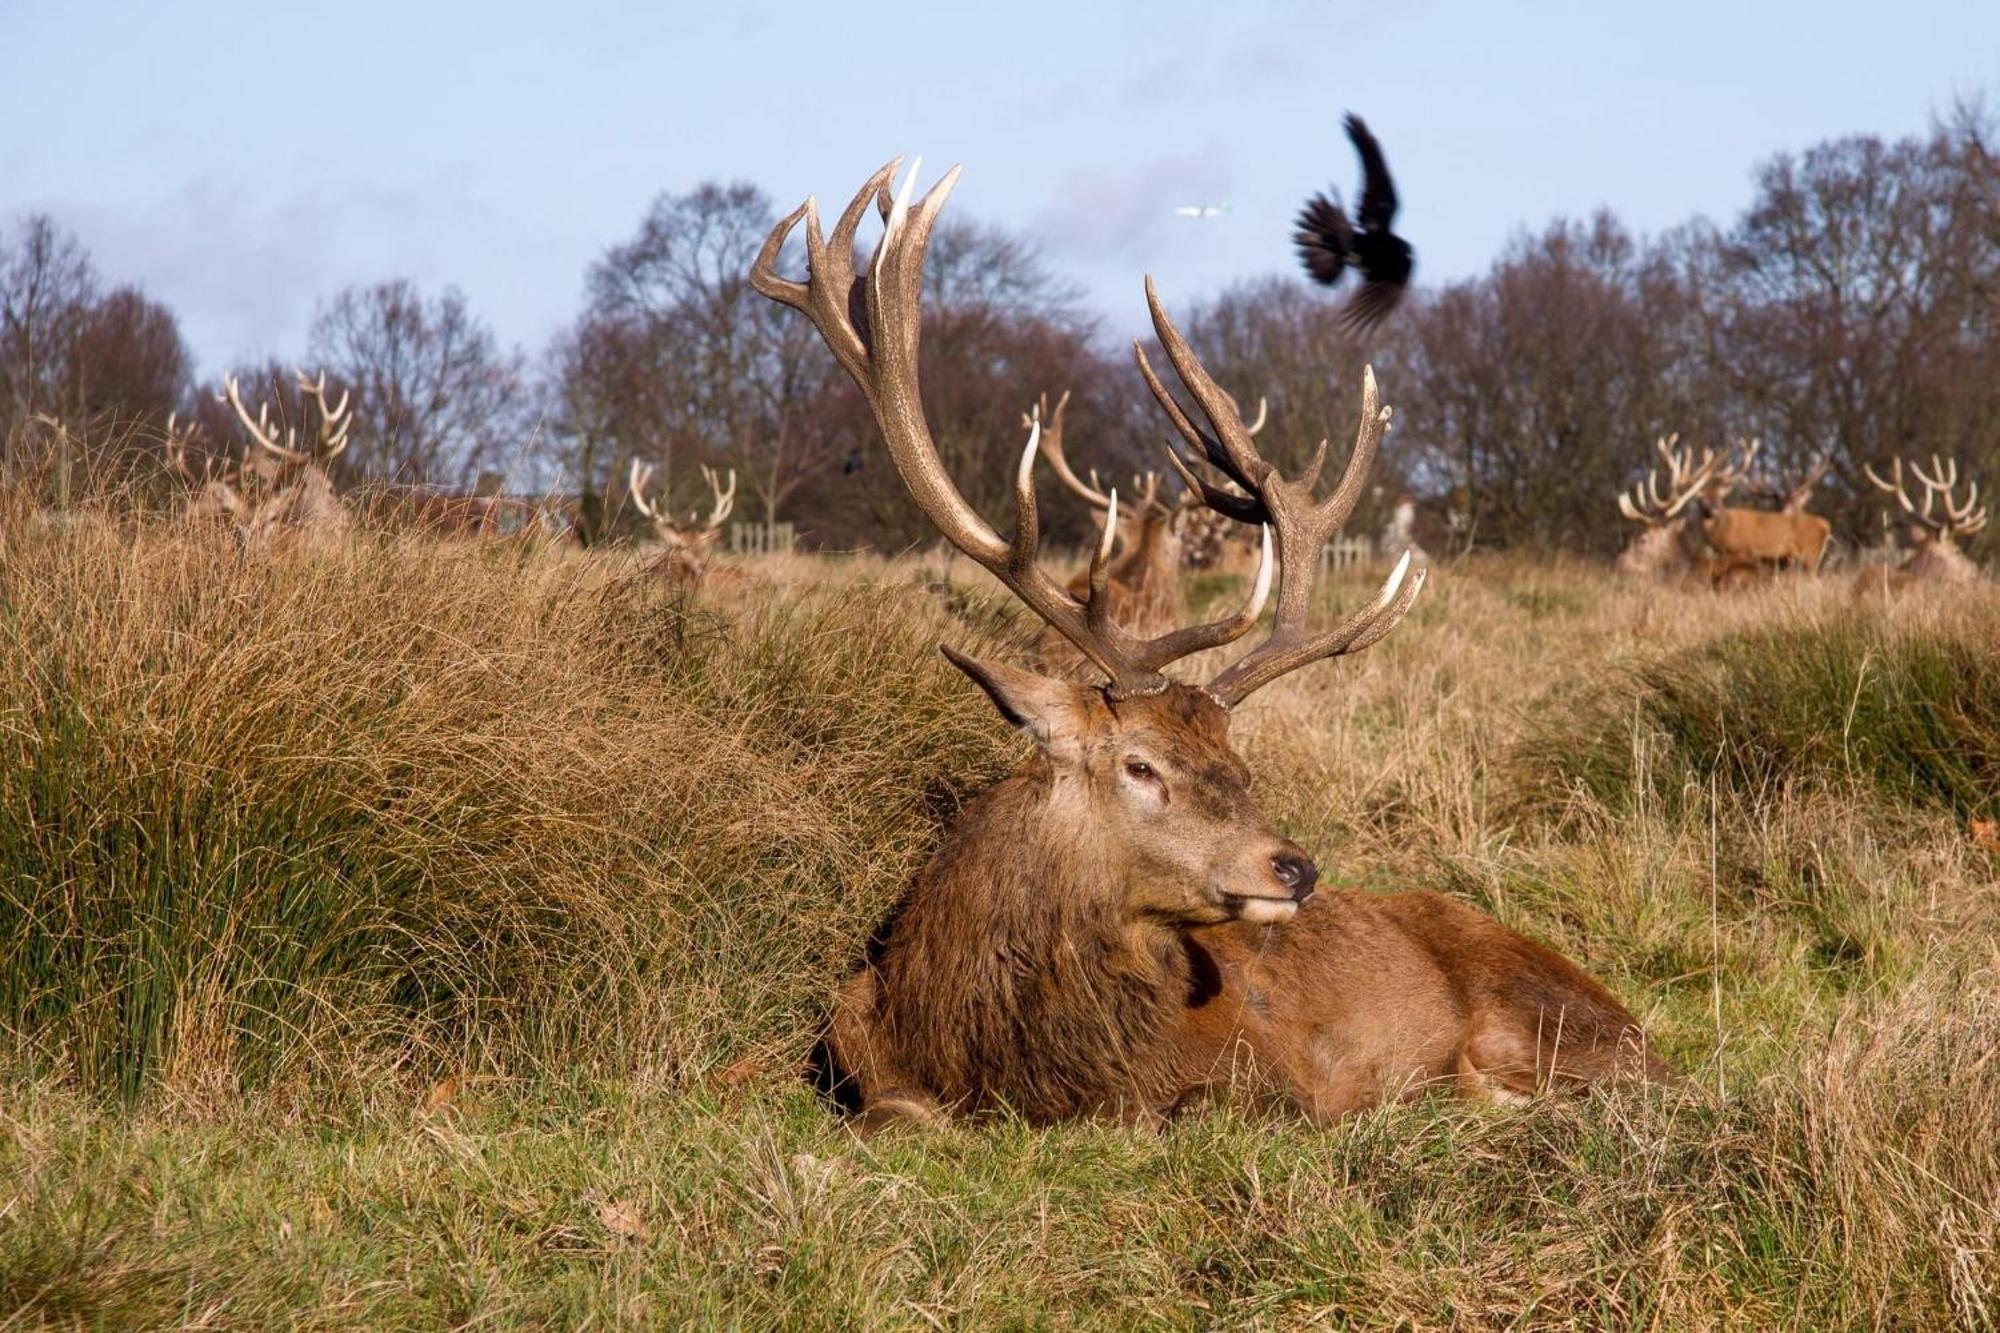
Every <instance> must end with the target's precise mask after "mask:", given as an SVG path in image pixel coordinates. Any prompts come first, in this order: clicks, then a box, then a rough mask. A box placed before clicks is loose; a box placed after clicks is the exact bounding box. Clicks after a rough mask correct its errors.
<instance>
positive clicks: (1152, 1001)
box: [828, 659, 1672, 1124]
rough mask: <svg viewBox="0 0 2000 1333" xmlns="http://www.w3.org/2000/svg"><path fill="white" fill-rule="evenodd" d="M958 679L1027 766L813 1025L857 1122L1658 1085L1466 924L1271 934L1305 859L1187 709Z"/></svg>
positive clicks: (1329, 904)
mask: <svg viewBox="0 0 2000 1333" xmlns="http://www.w3.org/2000/svg"><path fill="white" fill-rule="evenodd" d="M955 660H960V661H961V665H963V666H964V667H965V669H966V670H967V671H968V672H969V673H970V674H972V675H973V676H974V677H975V679H978V680H979V681H980V683H981V684H982V685H983V686H984V687H985V688H986V689H987V690H988V692H989V693H990V694H992V695H993V697H994V699H995V701H996V702H997V703H998V704H999V706H1000V707H1001V710H1002V711H1003V713H1006V714H1007V715H1008V716H1009V717H1010V719H1012V720H1014V721H1016V722H1018V723H1020V724H1022V725H1024V726H1025V727H1027V728H1028V729H1029V730H1030V731H1031V732H1032V733H1033V734H1035V735H1036V736H1037V737H1038V738H1039V739H1040V740H1041V742H1042V750H1041V752H1040V753H1039V754H1037V755H1036V757H1035V758H1033V759H1031V760H1030V761H1029V762H1028V763H1027V764H1025V765H1024V766H1023V767H1022V768H1021V769H1020V770H1019V771H1017V772H1016V773H1015V774H1013V775H1012V776H1011V777H1009V778H1007V779H1005V780H1003V781H1002V782H1000V783H999V784H998V785H996V786H995V787H993V788H992V789H991V790H989V791H988V792H986V793H985V794H984V795H983V796H981V797H980V798H979V799H978V800H977V801H975V802H974V803H973V804H972V805H971V806H969V807H968V808H967V809H966V811H965V812H964V814H963V815H962V816H961V817H960V819H959V821H958V823H957V824H956V825H955V826H954V827H953V828H952V829H951V830H950V832H949V833H948V834H947V836H946V839H945V841H944V844H943V845H942V846H941V847H940V848H939V850H938V853H937V855H936V856H935V857H934V858H933V859H932V861H931V863H930V864H929V865H928V866H927V867H926V868H925V869H924V870H923V871H922V872H921V873H920V874H919V875H918V877H917V879H916V881H915V882H914V883H913V884H912V885H911V887H910V889H909V890H908V892H907V893H906V894H905V896H904V898H903V899H902V901H901V903H900V904H899V906H898V908H897V910H896V912H895V913H894V915H893V917H892V919H891V922H890V924H889V926H888V928H887V929H886V930H885V932H884V934H883V937H882V938H881V939H880V940H879V941H878V942H877V944H876V945H875V946H874V947H873V948H872V949H871V951H870V954H869V957H868V959H867V961H866V963H865V964H864V965H863V966H862V968H861V969H860V971H859V972H857V973H856V975H855V976H854V977H853V978H852V979H851V980H850V981H849V982H848V984H847V985H846V987H845V988H844V989H843V990H842V992H841V994H840V996H839V998H838V1000H837V1002H836V1004H835V1011H834V1016H833V1021H832V1026H831V1029H830V1032H829V1041H828V1045H829V1050H830V1054H831V1056H832V1058H833V1063H834V1068H835V1071H836V1073H837V1075H838V1077H839V1079H840V1080H842V1081H843V1083H844V1089H845V1091H846V1092H847V1093H849V1094H852V1099H853V1100H854V1101H855V1102H856V1103H857V1104H858V1105H859V1107H860V1108H861V1109H862V1110H863V1111H864V1113H865V1114H866V1115H867V1117H868V1120H869V1123H871V1124H873V1123H882V1122H892V1121H897V1120H908V1119H917V1120H924V1119H931V1118H935V1117H936V1116H938V1115H941V1114H947V1113H964V1112H976V1111H984V1110H991V1109H996V1108H999V1107H1010V1108H1012V1109H1013V1110H1015V1111H1017V1112H1018V1113H1020V1114H1021V1115H1023V1116H1025V1117H1027V1118H1028V1119H1030V1120H1033V1121H1036V1122H1048V1121H1055V1120H1062V1119H1068V1118H1072V1117H1077V1116H1116V1117H1121V1118H1127V1119H1135V1120H1141V1121H1144V1120H1150V1119H1153V1118H1156V1117H1158V1116H1162V1115H1165V1114H1168V1113H1170V1112H1172V1111H1173V1110H1174V1109H1176V1108H1178V1107H1180V1106H1182V1105H1184V1104H1186V1103H1188V1102H1189V1101H1191V1100H1194V1099H1198V1098H1201V1097H1203V1096H1205V1095H1207V1094H1209V1093H1211V1092H1214V1091H1217V1090H1219V1089H1223V1088H1225V1087H1237V1088H1242V1087H1246V1086H1247V1087H1248V1088H1250V1089H1251V1090H1252V1095H1253V1096H1258V1097H1266V1098H1273V1099H1276V1100H1278V1101H1280V1102H1282V1103H1285V1104H1289V1105H1291V1106H1293V1107H1296V1108H1297V1109H1299V1110H1300V1111H1302V1112H1304V1113H1305V1114H1307V1115H1310V1116H1313V1117H1315V1118H1320V1119H1325V1118H1331V1117H1335V1116H1339V1115H1342V1114H1345V1113H1346V1112H1348V1111H1351V1110H1354V1109H1357V1108H1359V1107H1363V1106H1367V1105H1370V1104H1372V1103H1374V1102H1376V1101H1379V1100H1381V1099H1382V1098H1384V1097H1401V1096H1407V1095H1412V1094H1415V1093H1417V1092H1420V1091H1423V1090H1425V1089H1428V1088H1431V1087H1449V1088H1452V1089H1455V1090H1457V1091H1459V1092H1461V1093H1465V1094H1469V1095H1505V1094H1510V1093H1529V1092H1533V1091H1535V1090H1537V1089H1540V1088H1543V1087H1546V1086H1549V1085H1550V1084H1552V1083H1554V1084H1570V1085H1574V1084H1583V1083H1590V1082H1594V1081H1597V1080H1601V1079H1604V1078H1608V1077H1612V1076H1614V1075H1632V1076H1637V1077H1651V1078H1669V1077H1672V1074H1671V1071H1670V1070H1668V1069H1667V1068H1666V1066H1665V1065H1663V1064H1662V1063H1661V1062H1660V1061H1659V1060H1658V1059H1657V1058H1656V1057H1654V1056H1653V1055H1652V1054H1651V1053H1650V1052H1649V1051H1648V1050H1646V1047H1645V1040H1644V1036H1643V1034H1642V1033H1641V1031H1640V1029H1639V1026H1638V1024H1637V1022H1636V1021H1635V1020H1634V1019H1633V1018H1632V1016H1631V1015H1630V1014H1629V1013H1627V1012H1626V1010H1625V1009H1624V1008H1623V1007H1622V1006H1621V1005H1620V1004H1619V1003H1618V1001H1617V1000H1616V999H1615V998H1613V997H1612V996H1611V995H1610V993H1609V992H1607V991H1606V990H1605V989H1604V988H1603V987H1602V986H1600V985H1599V984H1598V983H1597V982H1595V981H1594V980H1592V979H1591V978H1590V977H1589V976H1588V975H1586V974H1585V973H1584V972H1583V971H1582V970H1581V969H1579V968H1577V967H1576V966H1575V965H1574V964H1572V963H1570V962H1568V961H1567V960H1565V959H1563V958H1561V957H1559V956H1558V955H1556V954H1554V953H1552V952H1551V951H1549V950H1548V949H1545V948H1543V947H1542V946H1540V945H1538V944H1535V943H1534V942H1532V941H1530V940H1528V939H1525V938H1523V937H1522V936H1520V935H1517V934H1515V933H1514V932H1512V931H1510V930H1507V929H1506V928H1504V927H1502V926H1500V925H1499V924H1498V923H1496V922H1494V921H1492V920H1491V919H1489V918H1487V917H1485V916H1483V915H1481V914H1480V913H1478V912H1476V911H1474V910H1472V909H1471V908H1468V907H1465V906H1463V905H1461V904H1458V903H1455V902H1452V901H1451V900H1449V899H1446V898H1443V897H1441V896H1439V895H1437V894H1433V893H1404V894H1396V895H1388V896H1378V895H1373V894H1366V893H1358V892H1351V891H1340V892H1332V893H1323V894H1320V895H1318V896H1316V897H1313V898H1311V899H1310V900H1309V901H1307V902H1306V903H1305V904H1304V906H1303V907H1300V908H1297V909H1296V915H1293V912H1294V908H1293V906H1292V901H1291V897H1290V896H1289V895H1288V893H1287V890H1286V888H1285V887H1284V886H1283V885H1282V884H1281V883H1280V881H1279V880H1278V879H1277V878H1276V877H1275V876H1274V867H1275V866H1276V864H1277V863H1276V862H1275V861H1274V860H1273V858H1274V857H1278V856H1284V855H1291V856H1303V852H1302V851H1301V849H1299V848H1298V847H1297V846H1296V844H1293V843H1292V842H1290V841H1289V840H1287V839H1285V838H1283V837H1282V836H1281V835H1280V834H1279V833H1278V832H1277V831H1276V829H1275V828H1274V827H1273V826H1272V825H1271V823H1270V821H1269V819H1268V818H1267V817H1266V816H1265V815H1264V814H1263V812H1262V811H1261V810H1259V809H1258V807H1257V805H1256V803H1255V802H1254V801H1253V800H1252V799H1251V797H1250V794H1249V790H1248V781H1249V772H1248V770H1247V769H1246V768H1245V766H1244V764H1243V762H1242V760H1241V759H1239V758H1238V757H1237V756H1236V754H1235V753H1234V752H1233V751H1231V750H1230V748H1229V744H1228V736H1227V732H1228V723H1229V715H1228V713H1227V712H1226V711H1225V710H1224V709H1222V708H1221V707H1220V706H1219V705H1218V704H1216V703H1215V702H1214V701H1213V700H1211V699H1209V698H1208V697H1207V695H1206V694H1204V693H1203V692H1202V691H1200V690H1197V689H1194V688H1191V687H1188V686H1183V685H1172V686H1170V687H1168V689H1167V690H1166V691H1165V692H1164V693H1163V694H1160V695H1158V696H1154V697H1149V698H1137V699H1128V700H1122V701H1113V700H1110V699H1108V698H1107V697H1106V696H1105V695H1104V694H1103V693H1102V692H1101V691H1099V690H1095V689H1090V688H1087V687H1084V686H1080V685H1073V684H1067V683H1061V682H1055V681H1049V680H1046V679H1043V678H1039V677H1034V676H1031V675H1029V674H1028V673H1026V672H1020V671H1015V670H1013V669H1010V668H1004V667H996V666H993V665H991V664H982V663H974V662H968V661H963V660H962V659H955ZM1135 760H1143V762H1145V763H1147V764H1150V765H1151V766H1152V767H1153V769H1154V770H1155V776H1156V778H1157V779H1158V781H1157V783H1155V782H1153V781H1150V780H1148V779H1145V778H1143V777H1138V778H1135V777H1134V776H1133V774H1132V772H1131V770H1130V769H1129V768H1128V767H1127V766H1128V765H1129V764H1130V763H1132V762H1134V761H1135ZM1259 916H1262V917H1264V918H1265V919H1266V920H1267V921H1268V920H1271V919H1276V920H1277V921H1278V924H1256V923H1255V919H1256V918H1257V917H1259Z"/></svg>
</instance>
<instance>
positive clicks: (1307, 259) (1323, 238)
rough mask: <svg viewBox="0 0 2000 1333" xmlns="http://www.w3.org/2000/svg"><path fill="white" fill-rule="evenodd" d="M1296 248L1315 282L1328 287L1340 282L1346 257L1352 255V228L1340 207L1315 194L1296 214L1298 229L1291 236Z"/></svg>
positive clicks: (1345, 264) (1307, 271)
mask: <svg viewBox="0 0 2000 1333" xmlns="http://www.w3.org/2000/svg"><path fill="white" fill-rule="evenodd" d="M1292 240H1293V241H1294V242H1295V243H1296V244H1297V245H1298V247H1299V262H1301V263H1303V264H1304V265H1305V266H1306V273H1307V274H1308V275H1310V276H1311V278H1312V280H1313V281H1314V282H1317V283H1320V284H1322V285H1324V286H1327V287H1331V286H1333V284H1334V283H1336V282H1339V281H1340V274H1341V271H1342V270H1343V269H1345V268H1346V267H1347V261H1348V257H1349V256H1350V255H1352V254H1353V253H1354V228H1353V227H1352V226H1350V225H1349V224H1348V221H1347V214H1345V213H1343V212H1341V211H1340V205H1339V204H1336V203H1334V202H1333V201H1332V200H1331V199H1328V198H1327V197H1326V196H1325V195H1323V194H1316V195H1314V196H1313V197H1312V198H1311V199H1308V200H1307V201H1306V206H1305V207H1304V208H1302V209H1300V210H1299V229H1298V230H1297V231H1295V232H1293V233H1292Z"/></svg>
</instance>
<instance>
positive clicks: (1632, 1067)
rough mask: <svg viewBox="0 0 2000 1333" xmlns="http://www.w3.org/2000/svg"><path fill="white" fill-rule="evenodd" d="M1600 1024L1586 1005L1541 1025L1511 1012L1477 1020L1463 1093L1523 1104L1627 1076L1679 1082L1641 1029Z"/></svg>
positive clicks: (1466, 1052) (1462, 1057)
mask: <svg viewBox="0 0 2000 1333" xmlns="http://www.w3.org/2000/svg"><path fill="white" fill-rule="evenodd" d="M1595 1019H1596V1016H1595V1015H1593V1014H1591V1013H1590V1012H1589V1010H1588V1009H1586V1008H1583V1007H1581V1006H1580V1007H1579V1009H1578V1010H1577V1011H1574V1012H1570V1013H1564V1012H1562V1011H1557V1012H1553V1013H1543V1014H1541V1015H1538V1016H1537V1019H1536V1021H1523V1019H1522V1018H1520V1017H1518V1016H1515V1015H1510V1014H1488V1015H1484V1016H1481V1017H1478V1018H1475V1020H1474V1022H1473V1026H1472V1031H1471V1034H1470V1035H1469V1036H1468V1037H1467V1039H1466V1042H1465V1045H1464V1046H1463V1047H1462V1048H1461V1049H1460V1051H1459V1054H1458V1067H1457V1074H1458V1090H1459V1092H1460V1094H1461V1095H1462V1096H1466V1097H1474V1098H1483V1099H1486V1100H1491V1101H1498V1102H1509V1103H1515V1102H1522V1101H1526V1100H1527V1099H1528V1098H1530V1097H1532V1096H1534V1095H1535V1094H1536V1093H1538V1092H1541V1091H1543V1090H1545V1089H1547V1088H1550V1087H1564V1088H1568V1089H1571V1090H1576V1089H1580V1088H1583V1087H1585V1086H1588V1085H1589V1084H1593V1083H1601V1082H1605V1081H1608V1080H1612V1079H1619V1078H1632V1079H1644V1080H1647V1081H1649V1082H1656V1083H1671V1082H1675V1081H1677V1080H1678V1078H1679V1075H1678V1074H1676V1073H1675V1072H1674V1070H1673V1069H1672V1068H1671V1067H1670V1066H1668V1065H1667V1064H1666V1063H1665V1062H1664V1061H1662V1060H1661V1059H1660V1058H1659V1057H1658V1056H1656V1055H1654V1054H1653V1053H1652V1051H1650V1050H1649V1049H1647V1047H1646V1044H1645V1037H1644V1035H1643V1034H1642V1033H1641V1031H1640V1029H1639V1028H1638V1026H1637V1025H1636V1024H1631V1025H1618V1024H1615V1023H1612V1024H1607V1023H1603V1022H1600V1021H1594V1020H1595ZM1566 1020H1567V1021H1566Z"/></svg>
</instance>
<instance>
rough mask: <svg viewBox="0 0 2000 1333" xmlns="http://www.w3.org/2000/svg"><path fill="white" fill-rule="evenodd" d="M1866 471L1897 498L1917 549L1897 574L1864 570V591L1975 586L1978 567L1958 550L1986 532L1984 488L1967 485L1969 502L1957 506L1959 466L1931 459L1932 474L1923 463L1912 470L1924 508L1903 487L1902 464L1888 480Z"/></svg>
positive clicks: (1865, 469)
mask: <svg viewBox="0 0 2000 1333" xmlns="http://www.w3.org/2000/svg"><path fill="white" fill-rule="evenodd" d="M1861 470H1862V471H1863V472H1864V473H1866V474H1867V476H1868V480H1869V481H1870V482H1871V483H1873V484H1874V486H1875V487H1876V489H1878V490H1881V491H1886V492H1887V493H1889V494H1890V495H1893V496H1895V497H1896V504H1897V505H1898V506H1899V507H1900V508H1901V509H1902V511H1903V516H1904V519H1905V521H1906V522H1907V524H1908V527H1909V533H1910V537H1911V540H1912V542H1913V546H1912V548H1911V551H1910V554H1909V555H1908V556H1906V557H1905V558H1904V560H1903V563H1902V564H1900V565H1898V566H1897V567H1896V568H1895V569H1893V570H1891V569H1886V568H1885V569H1880V570H1875V569H1871V570H1865V571H1863V573H1862V575H1861V578H1860V579H1859V581H1857V583H1856V587H1857V588H1862V589H1871V590H1872V589H1877V588H1880V589H1887V588H1891V587H1899V586H1902V585H1906V584H1910V583H1919V582H1921V583H1976V582H1978V580H1979V566H1978V565H1975V564H1974V563H1973V562H1972V558H1971V557H1970V556H1968V555H1966V553H1965V552H1964V551H1963V550H1962V549H1961V548H1960V547H1959V544H1958V543H1959V539H1960V538H1964V537H1972V536H1975V535H1977V534H1978V533H1979V532H1981V531H1982V530H1984V528H1985V527H1986V506H1985V505H1983V504H1980V503H1979V483H1978V482H1977V481H1972V480H1969V479H1968V481H1967V482H1966V490H1965V498H1964V499H1962V500H1954V499H1953V498H1952V493H1953V492H1954V491H1956V490H1957V489H1958V460H1957V459H1956V458H1950V459H1939V457H1938V456H1937V455H1936V454H1932V455H1931V470H1930V471H1929V472H1928V473H1927V472H1925V471H1924V469H1923V465H1922V464H1920V463H1912V464H1910V475H1911V476H1912V477H1914V478H1916V481H1917V485H1919V486H1920V487H1922V488H1923V493H1924V498H1923V501H1922V502H1921V503H1916V502H1913V501H1912V500H1911V499H1910V492H1909V490H1908V488H1907V487H1905V485H1904V484H1903V460H1902V459H1900V458H1896V459H1892V460H1890V472H1889V476H1888V478H1887V479H1884V478H1883V477H1881V476H1879V475H1877V473H1876V471H1875V469H1874V468H1872V467H1869V466H1868V465H1867V464H1865V463H1864V464H1863V465H1862V468H1861Z"/></svg>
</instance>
